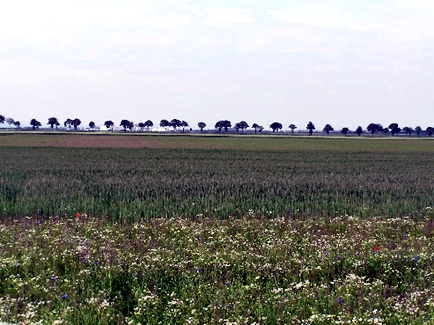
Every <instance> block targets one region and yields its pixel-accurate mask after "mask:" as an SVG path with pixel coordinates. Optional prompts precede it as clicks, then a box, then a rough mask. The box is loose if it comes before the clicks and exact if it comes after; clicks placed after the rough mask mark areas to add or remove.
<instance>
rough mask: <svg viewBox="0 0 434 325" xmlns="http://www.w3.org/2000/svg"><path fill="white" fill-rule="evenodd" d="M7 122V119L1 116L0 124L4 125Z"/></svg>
mask: <svg viewBox="0 0 434 325" xmlns="http://www.w3.org/2000/svg"><path fill="white" fill-rule="evenodd" d="M4 122H5V117H4V116H3V115H0V123H4Z"/></svg>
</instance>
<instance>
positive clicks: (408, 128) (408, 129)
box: [402, 126, 414, 136]
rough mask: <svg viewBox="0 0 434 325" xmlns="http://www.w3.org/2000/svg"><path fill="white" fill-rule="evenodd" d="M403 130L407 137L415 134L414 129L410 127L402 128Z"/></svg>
mask: <svg viewBox="0 0 434 325" xmlns="http://www.w3.org/2000/svg"><path fill="white" fill-rule="evenodd" d="M402 130H403V131H404V132H405V134H406V135H408V136H411V134H412V133H413V132H414V130H413V128H412V127H410V126H405V127H403V128H402Z"/></svg>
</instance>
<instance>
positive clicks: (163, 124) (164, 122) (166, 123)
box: [160, 120, 171, 128]
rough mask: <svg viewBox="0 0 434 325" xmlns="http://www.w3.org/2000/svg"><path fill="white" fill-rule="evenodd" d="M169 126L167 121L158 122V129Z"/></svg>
mask: <svg viewBox="0 0 434 325" xmlns="http://www.w3.org/2000/svg"><path fill="white" fill-rule="evenodd" d="M169 126H171V124H170V122H169V121H168V120H161V121H160V127H162V128H167V127H169Z"/></svg>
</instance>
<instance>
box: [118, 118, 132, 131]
mask: <svg viewBox="0 0 434 325" xmlns="http://www.w3.org/2000/svg"><path fill="white" fill-rule="evenodd" d="M130 125H131V122H130V121H128V120H122V121H121V124H119V126H122V127H123V128H124V132H127V128H130Z"/></svg>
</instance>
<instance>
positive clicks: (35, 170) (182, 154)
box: [0, 134, 434, 324]
mask: <svg viewBox="0 0 434 325" xmlns="http://www.w3.org/2000/svg"><path fill="white" fill-rule="evenodd" d="M124 147H130V148H124ZM433 158H434V152H433V146H432V142H431V141H430V140H426V139H424V140H419V139H405V140H402V141H401V140H398V141H396V140H392V139H387V140H379V139H344V138H339V139H336V138H321V139H313V138H291V137H256V138H255V137H243V136H238V137H237V136H235V137H232V136H231V137H185V136H171V137H166V136H161V135H156V136H142V135H141V136H129V135H108V136H107V135H101V136H98V135H97V136H94V135H59V134H49V135H45V134H44V135H39V134H29V135H22V134H19V135H8V136H3V137H1V145H0V165H1V166H2V168H1V169H0V209H1V214H0V247H1V249H0V320H2V321H8V322H12V323H19V324H331V323H335V324H434V300H433V299H432V296H433V294H434V289H433V288H434V286H433V282H432V281H433V271H432V270H433V269H434V253H433V252H434V246H433V245H434V244H433V243H434V240H433V237H434V221H433V218H434V214H433V211H432V209H431V208H430V207H432V206H433V197H434V196H433V194H434V183H433V179H434V169H433V168H432V161H433Z"/></svg>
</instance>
